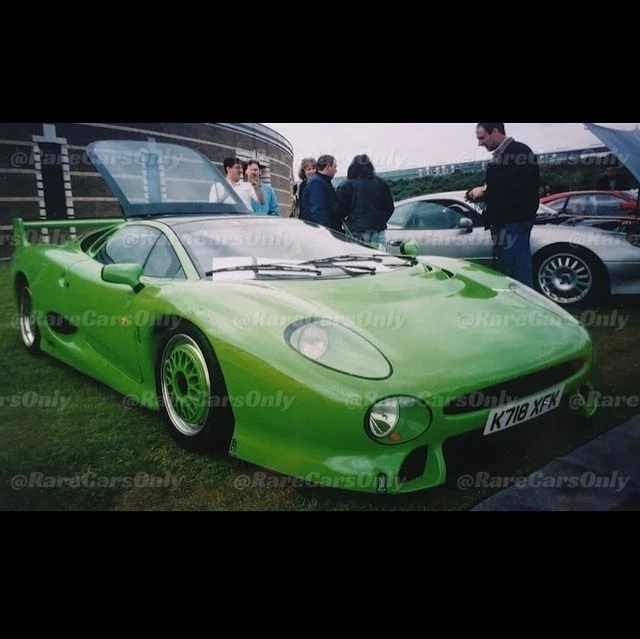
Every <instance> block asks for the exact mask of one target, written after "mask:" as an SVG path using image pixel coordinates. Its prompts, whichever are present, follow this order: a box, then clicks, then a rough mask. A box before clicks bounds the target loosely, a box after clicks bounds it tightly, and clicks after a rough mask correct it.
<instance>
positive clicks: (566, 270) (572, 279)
mask: <svg viewBox="0 0 640 639" xmlns="http://www.w3.org/2000/svg"><path fill="white" fill-rule="evenodd" d="M534 283H535V286H536V289H537V290H538V291H539V292H540V293H542V294H543V295H544V296H545V297H548V298H549V299H550V300H552V301H553V302H556V304H559V305H560V306H563V307H565V308H569V307H575V306H582V305H587V304H591V303H594V302H597V301H599V299H600V298H602V297H603V296H605V295H606V292H607V274H606V270H605V268H604V266H603V264H602V262H600V261H599V260H598V258H597V257H596V256H595V255H593V254H591V253H589V252H588V251H585V250H581V249H578V248H571V247H557V248H553V249H550V250H545V251H541V252H540V253H539V254H538V255H536V257H535V259H534Z"/></svg>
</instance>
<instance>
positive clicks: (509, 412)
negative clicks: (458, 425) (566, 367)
mask: <svg viewBox="0 0 640 639" xmlns="http://www.w3.org/2000/svg"><path fill="white" fill-rule="evenodd" d="M563 392H564V384H558V385H557V386H554V387H552V388H547V389H546V390H543V391H542V392H541V393H537V394H536V395H530V396H529V397H524V398H523V399H519V400H518V401H516V402H511V403H510V404H505V405H504V406H500V407H499V408H494V409H493V410H492V411H491V412H490V413H489V417H488V419H487V423H486V424H485V426H484V432H483V433H482V434H483V435H493V433H498V432H500V431H502V430H506V429H507V428H511V427H512V426H517V425H518V424H522V423H524V422H526V421H529V420H530V419H534V418H536V417H539V416H540V415H544V414H545V413H548V412H549V411H552V410H553V409H554V408H558V406H559V405H560V400H561V399H562V393H563Z"/></svg>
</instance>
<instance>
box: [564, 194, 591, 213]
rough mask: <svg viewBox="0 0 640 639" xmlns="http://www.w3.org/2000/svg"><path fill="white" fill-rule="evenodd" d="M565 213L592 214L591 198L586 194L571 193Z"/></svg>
mask: <svg viewBox="0 0 640 639" xmlns="http://www.w3.org/2000/svg"><path fill="white" fill-rule="evenodd" d="M565 213H567V214H568V215H594V213H595V211H594V207H593V198H591V197H589V196H588V195H572V196H571V197H570V198H569V200H568V202H567V208H566V209H565Z"/></svg>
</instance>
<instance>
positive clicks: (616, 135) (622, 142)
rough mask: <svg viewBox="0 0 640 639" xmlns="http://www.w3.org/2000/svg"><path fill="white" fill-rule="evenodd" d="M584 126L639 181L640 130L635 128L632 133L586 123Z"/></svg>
mask: <svg viewBox="0 0 640 639" xmlns="http://www.w3.org/2000/svg"><path fill="white" fill-rule="evenodd" d="M585 126H586V127H587V129H588V130H589V131H590V132H591V133H593V135H595V136H596V137H597V138H598V139H599V140H600V141H601V142H602V143H603V144H604V145H605V146H607V147H609V150H610V151H611V152H612V153H613V154H614V155H615V156H616V157H617V158H618V159H619V160H620V162H622V164H624V165H625V166H626V167H627V168H628V169H629V171H630V172H631V173H632V174H633V176H634V177H635V178H636V180H638V181H640V129H638V128H637V127H636V128H635V129H634V130H633V131H626V130H622V129H612V128H611V127H605V126H600V125H598V124H591V123H587V122H585Z"/></svg>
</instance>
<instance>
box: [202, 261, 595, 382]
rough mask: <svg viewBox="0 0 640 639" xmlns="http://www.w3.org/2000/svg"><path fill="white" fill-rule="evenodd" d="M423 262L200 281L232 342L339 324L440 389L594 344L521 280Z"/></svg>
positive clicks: (205, 308) (463, 265)
mask: <svg viewBox="0 0 640 639" xmlns="http://www.w3.org/2000/svg"><path fill="white" fill-rule="evenodd" d="M427 261H428V265H426V262H427ZM421 262H422V264H423V265H421V266H415V267H412V268H410V267H407V268H400V269H398V270H397V271H393V272H388V273H383V274H379V275H375V276H358V277H354V278H351V279H340V280H335V279H334V280H330V279H325V280H306V279H305V280H295V281H292V280H287V281H284V280H278V281H266V280H253V281H241V282H237V283H235V282H234V283H232V282H226V281H220V282H210V281H202V282H200V283H194V284H193V285H192V286H193V288H194V294H195V293H196V289H197V295H194V296H193V297H197V298H199V300H200V301H199V307H200V308H199V310H198V312H197V313H196V315H197V317H198V318H199V319H200V320H203V318H204V315H206V314H208V313H211V321H212V322H215V325H216V330H217V331H219V330H220V327H221V326H225V327H227V333H228V336H229V339H230V340H232V341H235V342H245V346H246V340H249V341H252V340H259V339H264V337H265V334H269V335H270V336H271V341H272V340H273V339H276V340H278V342H280V343H281V341H282V336H283V332H284V330H285V329H286V328H287V326H289V324H291V323H293V322H295V321H298V320H300V319H304V318H314V317H315V318H324V319H328V320H332V321H335V322H339V323H341V324H343V325H345V326H347V327H348V328H351V329H352V330H353V331H355V332H356V333H358V334H359V335H361V336H362V337H364V338H365V339H367V340H368V341H369V342H371V343H372V344H373V345H375V346H376V347H377V348H378V350H379V351H381V352H382V353H383V354H384V355H385V356H386V357H387V359H388V360H389V361H390V362H391V364H392V367H393V369H394V371H397V372H401V374H402V375H403V377H404V379H405V380H407V379H412V380H413V382H414V383H415V384H423V383H427V382H428V383H429V386H430V388H431V389H432V390H437V389H438V387H439V386H442V385H443V384H445V382H446V381H447V380H448V379H451V377H452V376H455V378H456V380H460V381H461V382H462V381H463V380H464V382H466V385H467V386H469V387H474V386H477V385H478V384H480V386H482V385H483V384H484V382H487V383H488V382H489V381H490V380H495V379H496V377H501V378H504V379H506V378H508V377H511V376H517V375H519V374H524V373H525V372H530V371H531V370H532V369H543V368H545V367H547V366H549V365H552V364H553V363H556V362H558V361H562V360H563V358H565V359H567V358H568V357H570V356H573V355H574V354H575V353H576V352H577V351H580V350H581V349H584V351H585V352H586V351H588V350H589V349H590V346H589V344H590V342H589V336H588V333H587V332H586V330H584V329H583V328H582V327H581V326H580V325H579V323H578V322H577V321H576V320H575V319H574V318H573V317H572V316H571V315H569V314H568V313H567V312H565V311H564V310H563V309H561V308H560V307H558V306H556V305H555V304H553V303H552V302H550V301H548V300H546V299H545V298H544V297H542V296H541V295H539V294H538V293H536V292H534V291H532V290H531V289H528V288H526V287H523V286H522V285H520V284H518V283H517V282H515V281H514V280H511V279H510V278H506V277H504V276H503V275H501V274H499V273H497V272H495V271H491V270H489V269H486V268H484V267H482V266H478V265H475V264H471V263H468V262H463V261H460V260H454V259H449V258H431V257H430V258H428V260H421ZM212 287H216V289H217V292H216V293H215V297H216V298H218V299H219V298H222V299H224V300H225V303H224V305H218V304H217V305H216V308H215V311H214V310H213V309H212V308H210V307H209V305H208V304H206V303H205V298H208V299H213V298H212V297H211V296H212V295H214V294H213V293H212ZM227 287H232V288H233V290H229V291H225V288H227ZM190 297H192V296H191V295H190ZM221 314H223V315H224V318H221V317H220V315H221ZM205 321H206V320H205ZM416 362H420V366H416ZM464 385H465V384H464V383H463V386H464Z"/></svg>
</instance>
